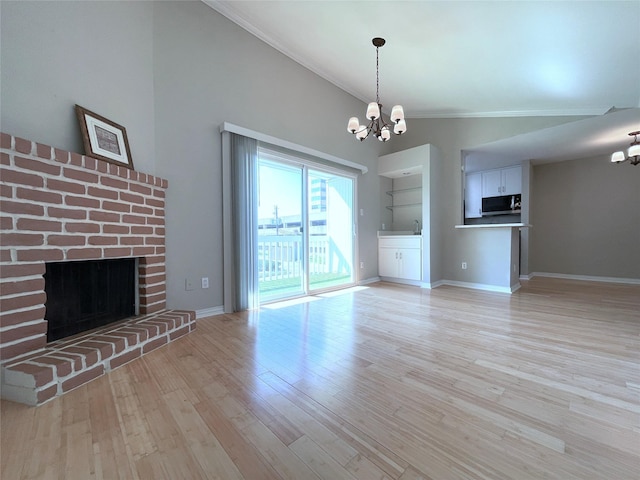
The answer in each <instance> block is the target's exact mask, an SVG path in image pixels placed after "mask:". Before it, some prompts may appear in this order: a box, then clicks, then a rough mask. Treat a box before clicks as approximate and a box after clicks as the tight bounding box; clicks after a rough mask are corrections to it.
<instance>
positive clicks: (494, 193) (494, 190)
mask: <svg viewBox="0 0 640 480" xmlns="http://www.w3.org/2000/svg"><path fill="white" fill-rule="evenodd" d="M500 195H504V194H503V193H502V172H501V171H500V170H487V171H486V172H482V196H483V197H484V198H486V197H499V196H500Z"/></svg>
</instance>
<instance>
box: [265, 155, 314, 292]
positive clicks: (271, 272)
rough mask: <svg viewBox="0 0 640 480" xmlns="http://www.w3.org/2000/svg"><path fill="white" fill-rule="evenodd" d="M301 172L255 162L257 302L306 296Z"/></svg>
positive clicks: (278, 165) (297, 168) (280, 165)
mask: <svg viewBox="0 0 640 480" xmlns="http://www.w3.org/2000/svg"><path fill="white" fill-rule="evenodd" d="M302 179H303V169H302V167H300V166H292V165H287V164H285V163H281V162H275V161H270V160H266V159H264V158H262V157H261V158H260V159H259V160H258V285H259V291H260V302H269V301H273V300H277V299H282V298H286V297H294V296H300V295H303V294H304V293H305V290H306V289H305V283H306V282H305V280H306V279H305V273H304V252H305V248H304V243H303V242H304V235H303V230H304V229H303V228H302V226H303V225H304V223H303V222H304V218H303V215H302V214H303V211H304V209H303V193H302V186H303V181H302Z"/></svg>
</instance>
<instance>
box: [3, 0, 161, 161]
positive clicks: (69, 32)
mask: <svg viewBox="0 0 640 480" xmlns="http://www.w3.org/2000/svg"><path fill="white" fill-rule="evenodd" d="M152 13H153V3H150V2H9V1H1V2H0V14H1V22H2V23H1V26H2V28H1V39H0V41H1V42H0V61H1V62H2V63H1V67H2V68H1V75H0V81H1V84H0V86H1V87H2V88H1V89H0V129H2V131H3V132H7V133H10V134H12V135H18V136H21V137H23V138H26V139H29V140H36V141H38V142H41V143H44V144H46V145H52V146H54V147H57V148H62V149H64V150H70V151H72V152H80V153H82V152H84V149H83V146H82V137H81V136H80V129H79V127H78V121H77V120H76V116H75V111H74V106H75V104H78V105H81V106H83V107H85V108H87V109H89V110H91V111H93V112H96V113H98V114H100V115H102V116H104V117H106V118H108V119H110V120H112V121H114V122H116V123H119V124H120V125H123V126H124V127H125V128H126V129H127V136H128V137H129V144H130V148H131V157H132V158H133V164H134V166H135V168H136V170H139V171H142V172H145V173H150V174H154V169H155V138H154V137H155V134H154V105H153V102H154V98H153V36H152V34H153V16H152Z"/></svg>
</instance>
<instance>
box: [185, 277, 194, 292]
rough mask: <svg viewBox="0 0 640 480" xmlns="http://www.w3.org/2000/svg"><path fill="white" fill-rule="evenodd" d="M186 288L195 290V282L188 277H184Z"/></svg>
mask: <svg viewBox="0 0 640 480" xmlns="http://www.w3.org/2000/svg"><path fill="white" fill-rule="evenodd" d="M184 289H185V290H186V291H190V290H193V282H192V281H191V280H190V279H188V278H185V279H184Z"/></svg>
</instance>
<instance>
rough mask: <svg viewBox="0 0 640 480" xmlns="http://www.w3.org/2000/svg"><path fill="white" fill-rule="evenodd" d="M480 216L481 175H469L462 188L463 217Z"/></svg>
mask: <svg viewBox="0 0 640 480" xmlns="http://www.w3.org/2000/svg"><path fill="white" fill-rule="evenodd" d="M481 216H482V174H481V173H470V174H469V175H467V177H466V181H465V187H464V217H465V218H478V217H481Z"/></svg>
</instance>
